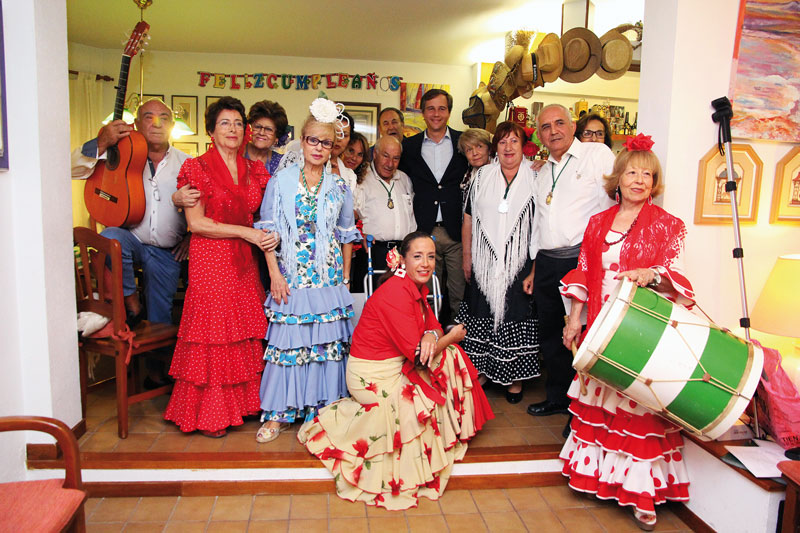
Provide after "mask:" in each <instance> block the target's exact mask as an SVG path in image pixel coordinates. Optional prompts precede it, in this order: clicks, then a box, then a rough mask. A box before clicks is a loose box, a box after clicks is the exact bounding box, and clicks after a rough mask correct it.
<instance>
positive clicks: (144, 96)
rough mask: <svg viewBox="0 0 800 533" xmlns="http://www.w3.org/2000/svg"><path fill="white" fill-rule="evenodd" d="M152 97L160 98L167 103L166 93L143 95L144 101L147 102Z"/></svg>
mask: <svg viewBox="0 0 800 533" xmlns="http://www.w3.org/2000/svg"><path fill="white" fill-rule="evenodd" d="M151 98H158V99H159V100H161V101H162V102H164V103H165V104H166V103H167V101H166V99H164V95H163V94H149V93H147V94H143V95H142V102H146V101H148V100H150V99H151Z"/></svg>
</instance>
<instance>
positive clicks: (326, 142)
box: [303, 135, 333, 150]
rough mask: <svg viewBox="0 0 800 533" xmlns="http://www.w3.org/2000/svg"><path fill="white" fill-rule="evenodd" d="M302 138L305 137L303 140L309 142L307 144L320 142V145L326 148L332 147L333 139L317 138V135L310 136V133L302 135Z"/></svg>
mask: <svg viewBox="0 0 800 533" xmlns="http://www.w3.org/2000/svg"><path fill="white" fill-rule="evenodd" d="M303 139H305V141H306V142H307V143H308V144H309V146H316V145H318V144H321V145H322V147H323V148H325V149H326V150H330V149H331V148H333V141H330V140H327V139H326V140H324V141H323V140H322V139H318V138H317V137H311V136H310V135H307V136H305V137H303Z"/></svg>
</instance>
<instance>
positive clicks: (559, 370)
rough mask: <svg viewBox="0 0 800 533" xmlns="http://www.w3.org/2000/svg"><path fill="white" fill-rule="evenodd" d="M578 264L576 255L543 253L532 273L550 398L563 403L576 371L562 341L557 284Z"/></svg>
mask: <svg viewBox="0 0 800 533" xmlns="http://www.w3.org/2000/svg"><path fill="white" fill-rule="evenodd" d="M576 266H578V258H577V257H575V258H568V259H554V258H552V257H547V256H545V255H543V254H541V253H540V254H537V256H536V271H535V272H534V274H533V300H534V302H536V312H537V315H538V318H539V352H540V353H541V354H542V361H543V363H544V368H545V369H546V370H547V380H546V381H545V390H546V391H547V400H548V401H550V402H553V403H557V404H560V405H567V404H568V403H569V399H568V398H567V390H568V389H569V386H570V383H571V381H572V378H573V377H574V376H575V370H574V369H573V368H572V352H571V351H570V350H568V349H567V348H566V347H565V346H564V343H563V341H562V340H561V337H562V333H563V331H564V315H565V314H566V311H565V310H564V302H563V301H562V300H561V294H560V293H559V292H558V287H559V282H560V281H561V278H563V277H564V276H565V275H566V274H567V272H569V271H570V270H572V269H573V268H575V267H576Z"/></svg>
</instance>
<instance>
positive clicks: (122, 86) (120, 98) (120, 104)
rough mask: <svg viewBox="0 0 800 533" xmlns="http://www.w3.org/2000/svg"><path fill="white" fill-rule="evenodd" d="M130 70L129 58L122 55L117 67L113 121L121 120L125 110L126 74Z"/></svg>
mask: <svg viewBox="0 0 800 533" xmlns="http://www.w3.org/2000/svg"><path fill="white" fill-rule="evenodd" d="M130 68H131V58H130V57H128V56H126V55H123V56H122V62H121V63H120V66H119V85H117V99H116V100H115V101H114V120H119V119H121V118H122V113H123V111H124V110H125V93H126V92H127V90H128V72H129V71H130Z"/></svg>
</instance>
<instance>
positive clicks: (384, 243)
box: [373, 241, 403, 250]
mask: <svg viewBox="0 0 800 533" xmlns="http://www.w3.org/2000/svg"><path fill="white" fill-rule="evenodd" d="M401 244H403V241H375V242H374V243H373V246H378V245H380V246H385V247H386V249H387V250H391V249H392V248H394V247H395V246H396V247H397V248H398V249H399V248H400V245H401Z"/></svg>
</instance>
